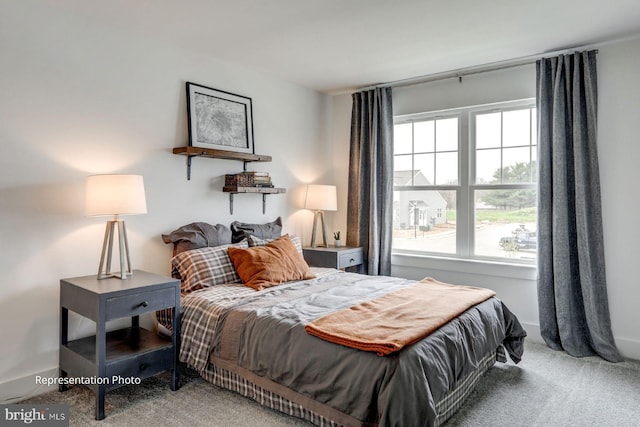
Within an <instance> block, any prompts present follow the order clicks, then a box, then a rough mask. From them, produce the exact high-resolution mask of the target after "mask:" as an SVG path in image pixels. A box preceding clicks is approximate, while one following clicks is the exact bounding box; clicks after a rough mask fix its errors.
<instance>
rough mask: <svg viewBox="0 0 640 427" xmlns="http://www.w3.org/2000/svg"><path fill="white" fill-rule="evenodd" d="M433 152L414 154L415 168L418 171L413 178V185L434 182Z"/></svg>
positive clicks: (431, 183)
mask: <svg viewBox="0 0 640 427" xmlns="http://www.w3.org/2000/svg"><path fill="white" fill-rule="evenodd" d="M434 158H435V155H433V154H416V156H415V170H416V171H419V172H420V173H417V174H416V175H415V178H414V184H413V185H433V184H434V182H435V172H436V171H435V168H434V164H433V160H434Z"/></svg>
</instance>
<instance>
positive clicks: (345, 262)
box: [338, 250, 363, 268]
mask: <svg viewBox="0 0 640 427" xmlns="http://www.w3.org/2000/svg"><path fill="white" fill-rule="evenodd" d="M362 262H363V259H362V251H361V250H356V251H353V252H347V253H344V254H340V257H339V259H338V268H347V267H352V266H354V265H360V264H362Z"/></svg>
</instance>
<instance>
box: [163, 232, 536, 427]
mask: <svg viewBox="0 0 640 427" xmlns="http://www.w3.org/2000/svg"><path fill="white" fill-rule="evenodd" d="M261 237H264V236H261ZM291 241H292V244H293V245H294V247H295V250H297V251H301V245H300V242H299V239H296V238H293V239H291ZM250 243H251V246H262V245H270V244H271V243H269V240H261V239H256V238H255V237H250V238H249V239H248V240H247V239H243V240H242V241H240V242H238V243H235V244H231V245H229V244H226V245H222V246H215V247H206V248H200V249H191V250H187V251H184V252H181V253H179V254H177V255H176V256H175V257H174V258H173V259H172V265H173V268H174V272H175V273H176V274H179V275H180V276H181V278H182V280H183V297H182V301H181V310H182V314H181V350H180V360H181V362H183V363H186V364H187V365H188V366H190V367H191V368H193V369H195V370H197V371H198V372H199V373H200V375H201V376H202V377H203V378H205V379H206V380H207V381H209V382H211V383H213V384H215V385H217V386H220V387H223V388H226V389H230V390H232V391H235V392H238V393H240V394H242V395H244V396H247V397H250V398H252V399H254V400H256V401H257V402H258V403H260V404H262V405H265V406H267V407H270V408H273V409H275V410H278V411H281V412H284V413H287V414H289V415H292V416H295V417H299V418H303V419H306V420H308V421H310V422H312V423H314V424H316V425H331V426H334V425H336V426H337V425H344V426H391V425H403V426H413V425H415V426H437V425H441V424H442V423H443V422H445V421H446V420H447V419H449V418H450V417H451V416H452V415H453V413H454V412H455V411H456V410H457V409H458V408H459V407H460V406H461V405H462V404H463V402H464V400H465V398H466V397H467V396H468V394H469V393H470V392H471V391H472V390H473V387H474V386H475V384H476V382H477V381H478V379H479V377H480V376H481V375H482V374H483V373H484V372H485V371H486V370H487V369H489V368H490V367H491V366H492V365H493V364H494V363H495V362H496V361H500V362H506V354H507V353H508V355H509V356H510V357H511V359H512V360H513V361H514V362H516V363H517V362H519V361H520V358H521V356H522V351H523V340H524V337H525V336H526V333H525V332H524V330H523V329H522V327H521V326H520V324H519V322H518V319H517V318H516V317H515V316H514V315H513V314H512V313H511V312H510V311H509V310H508V309H507V307H506V306H505V305H504V304H503V303H502V302H501V301H500V300H499V299H498V298H496V297H490V298H488V299H486V300H484V301H483V302H481V303H478V304H476V305H473V306H472V307H471V308H469V309H467V310H465V311H464V312H463V313H462V314H460V315H459V316H457V317H456V318H454V319H453V320H451V321H449V322H447V323H446V324H444V325H443V326H441V327H439V328H438V329H436V330H435V331H434V332H432V333H430V334H429V335H428V336H426V337H424V338H422V339H420V340H419V341H417V342H415V343H413V344H411V345H407V346H405V347H404V348H402V349H401V350H399V351H394V352H392V353H390V354H389V355H386V356H379V355H377V354H376V353H375V352H370V351H362V350H359V349H355V348H351V347H347V346H344V345H339V344H335V343H333V342H329V341H325V340H323V339H320V338H318V337H316V336H313V335H311V334H309V333H308V332H307V331H306V330H305V326H307V325H309V324H310V323H313V322H314V321H316V320H317V319H320V318H324V317H325V316H330V315H331V314H332V313H336V312H339V311H341V310H349V309H350V308H352V307H354V306H357V305H358V304H363V303H366V302H368V301H371V300H376V299H377V298H383V297H384V296H385V295H389V294H391V293H394V292H401V291H403V290H406V289H407V288H409V287H411V286H414V285H415V284H416V281H413V280H407V279H402V278H394V277H381V276H367V275H362V274H356V273H350V272H344V271H340V270H334V269H327V268H313V267H310V268H308V272H310V273H311V276H312V277H313V278H304V279H303V280H293V281H287V282H285V283H281V284H278V285H277V286H270V287H258V290H256V289H254V288H251V287H248V286H246V285H245V284H243V283H242V279H241V278H240V276H239V275H237V271H236V266H235V265H234V264H233V262H232V261H231V260H230V259H229V256H228V254H229V252H230V249H229V248H230V247H232V248H234V249H232V251H235V252H237V251H243V250H244V249H247V248H249V246H250ZM235 252H234V253H235ZM234 261H235V259H234ZM306 277H309V276H306ZM161 318H162V317H161V316H159V319H161ZM167 326H169V327H170V326H171V325H167Z"/></svg>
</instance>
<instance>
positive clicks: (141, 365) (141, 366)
mask: <svg viewBox="0 0 640 427" xmlns="http://www.w3.org/2000/svg"><path fill="white" fill-rule="evenodd" d="M140 370H141V371H146V370H147V364H146V363H141V364H140Z"/></svg>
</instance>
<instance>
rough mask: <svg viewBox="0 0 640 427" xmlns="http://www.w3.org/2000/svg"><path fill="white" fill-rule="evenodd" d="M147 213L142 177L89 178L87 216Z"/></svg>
mask: <svg viewBox="0 0 640 427" xmlns="http://www.w3.org/2000/svg"><path fill="white" fill-rule="evenodd" d="M144 213H147V201H146V198H145V194H144V182H143V179H142V176H141V175H91V176H88V177H87V183H86V199H85V214H86V215H87V216H98V215H137V214H144Z"/></svg>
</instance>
